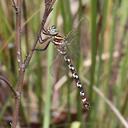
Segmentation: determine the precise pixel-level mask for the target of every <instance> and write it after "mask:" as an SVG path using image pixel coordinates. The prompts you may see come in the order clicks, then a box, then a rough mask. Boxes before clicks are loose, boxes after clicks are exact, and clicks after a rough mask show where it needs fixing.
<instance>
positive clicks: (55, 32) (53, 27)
mask: <svg viewBox="0 0 128 128" xmlns="http://www.w3.org/2000/svg"><path fill="white" fill-rule="evenodd" d="M48 32H49V34H50V35H51V36H56V35H57V34H58V31H57V28H56V26H55V25H52V26H51V27H50V28H49V29H48Z"/></svg>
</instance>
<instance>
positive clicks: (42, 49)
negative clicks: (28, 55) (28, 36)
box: [34, 41, 50, 51]
mask: <svg viewBox="0 0 128 128" xmlns="http://www.w3.org/2000/svg"><path fill="white" fill-rule="evenodd" d="M49 44H50V41H49V42H47V45H46V46H45V47H44V48H40V49H39V48H35V49H34V50H35V51H45V50H46V49H47V48H48V46H49Z"/></svg>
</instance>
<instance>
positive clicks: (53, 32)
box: [34, 25, 90, 110]
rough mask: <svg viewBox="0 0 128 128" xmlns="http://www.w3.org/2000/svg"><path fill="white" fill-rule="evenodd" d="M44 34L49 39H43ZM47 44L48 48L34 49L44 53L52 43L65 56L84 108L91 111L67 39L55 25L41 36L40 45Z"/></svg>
mask: <svg viewBox="0 0 128 128" xmlns="http://www.w3.org/2000/svg"><path fill="white" fill-rule="evenodd" d="M43 34H44V35H46V36H47V37H46V38H44V39H43ZM45 42H47V44H46V46H45V47H44V48H42V49H36V48H35V49H34V50H38V51H44V50H46V49H47V48H48V46H49V44H50V43H53V44H54V45H55V46H56V49H57V51H58V52H59V53H60V54H61V55H62V56H63V58H64V61H65V62H66V64H67V66H68V69H69V70H70V72H71V74H72V78H73V79H74V81H75V83H76V86H77V88H78V89H79V93H80V97H81V100H82V103H83V106H84V108H85V109H86V110H88V109H89V107H90V104H89V102H88V98H87V96H86V93H85V91H84V88H83V85H82V83H81V81H80V78H79V75H78V73H77V71H76V69H75V67H74V65H73V63H72V60H71V59H70V56H69V55H68V51H67V46H66V44H67V42H68V41H67V39H66V38H65V37H64V36H62V35H60V34H59V32H58V31H57V28H56V26H55V25H53V26H51V27H49V29H48V30H47V31H46V30H45V31H44V30H43V32H41V34H40V35H39V43H40V44H44V43H45Z"/></svg>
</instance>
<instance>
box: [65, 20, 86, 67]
mask: <svg viewBox="0 0 128 128" xmlns="http://www.w3.org/2000/svg"><path fill="white" fill-rule="evenodd" d="M75 26H77V27H75V29H73V30H72V31H71V32H69V33H68V35H67V36H66V37H65V40H66V47H67V51H68V54H69V55H70V58H71V59H72V61H73V63H74V65H75V67H76V66H77V63H78V62H77V61H78V60H79V59H80V56H81V55H82V54H83V53H82V52H83V51H82V49H83V45H84V44H83V40H86V39H85V38H86V34H85V31H83V30H87V29H88V28H87V26H88V20H87V19H86V18H82V19H81V20H80V21H79V23H78V24H77V25H75ZM83 35H84V38H82V36H83Z"/></svg>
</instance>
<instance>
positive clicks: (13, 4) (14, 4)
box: [12, 0, 17, 12]
mask: <svg viewBox="0 0 128 128" xmlns="http://www.w3.org/2000/svg"><path fill="white" fill-rule="evenodd" d="M12 6H13V7H14V9H15V11H16V12H17V6H16V2H15V0H12Z"/></svg>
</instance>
